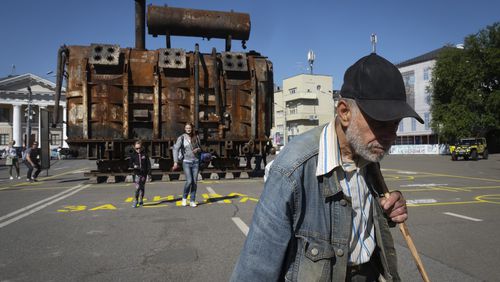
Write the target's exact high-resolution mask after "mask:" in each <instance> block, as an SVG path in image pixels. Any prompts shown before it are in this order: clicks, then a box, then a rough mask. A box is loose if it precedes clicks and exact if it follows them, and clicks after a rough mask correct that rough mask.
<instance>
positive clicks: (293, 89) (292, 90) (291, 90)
mask: <svg viewBox="0 0 500 282" xmlns="http://www.w3.org/2000/svg"><path fill="white" fill-rule="evenodd" d="M288 92H289V93H290V94H295V92H297V87H294V88H290V89H288Z"/></svg>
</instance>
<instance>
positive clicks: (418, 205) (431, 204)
mask: <svg viewBox="0 0 500 282" xmlns="http://www.w3.org/2000/svg"><path fill="white" fill-rule="evenodd" d="M465 204H482V202H480V201H464V202H438V203H424V204H407V206H408V207H425V206H447V205H465Z"/></svg>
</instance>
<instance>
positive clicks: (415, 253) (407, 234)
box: [373, 165, 430, 282]
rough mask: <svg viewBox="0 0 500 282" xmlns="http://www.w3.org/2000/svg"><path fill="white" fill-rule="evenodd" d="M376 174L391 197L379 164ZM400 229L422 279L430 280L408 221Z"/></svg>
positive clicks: (386, 194)
mask: <svg viewBox="0 0 500 282" xmlns="http://www.w3.org/2000/svg"><path fill="white" fill-rule="evenodd" d="M373 171H374V174H375V179H376V181H377V182H378V184H379V185H380V187H382V191H383V192H384V196H385V197H386V198H389V196H390V193H389V188H387V185H386V184H385V181H384V177H383V176H382V172H381V171H380V167H379V166H378V165H375V166H374V169H373ZM398 225H399V230H400V231H401V233H402V234H403V237H404V238H405V240H406V244H407V245H408V248H409V249H410V252H411V254H412V256H413V259H414V260H415V264H416V265H417V268H418V271H419V272H420V275H421V276H422V280H423V281H424V282H430V280H429V276H428V275H427V272H426V271H425V268H424V264H423V263H422V260H421V259H420V256H419V255H418V251H417V248H416V247H415V244H414V243H413V239H412V238H411V236H410V232H409V231H408V226H406V223H405V222H403V223H399V224H398Z"/></svg>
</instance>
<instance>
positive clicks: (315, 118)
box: [309, 115, 318, 120]
mask: <svg viewBox="0 0 500 282" xmlns="http://www.w3.org/2000/svg"><path fill="white" fill-rule="evenodd" d="M317 119H318V115H310V116H309V120H317Z"/></svg>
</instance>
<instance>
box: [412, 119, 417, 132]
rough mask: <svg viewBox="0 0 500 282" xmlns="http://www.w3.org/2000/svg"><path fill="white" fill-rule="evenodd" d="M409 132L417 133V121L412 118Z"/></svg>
mask: <svg viewBox="0 0 500 282" xmlns="http://www.w3.org/2000/svg"><path fill="white" fill-rule="evenodd" d="M411 131H417V120H416V119H414V118H412V119H411Z"/></svg>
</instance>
